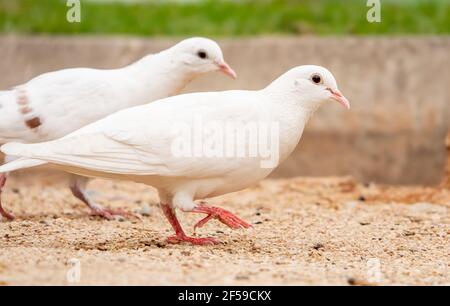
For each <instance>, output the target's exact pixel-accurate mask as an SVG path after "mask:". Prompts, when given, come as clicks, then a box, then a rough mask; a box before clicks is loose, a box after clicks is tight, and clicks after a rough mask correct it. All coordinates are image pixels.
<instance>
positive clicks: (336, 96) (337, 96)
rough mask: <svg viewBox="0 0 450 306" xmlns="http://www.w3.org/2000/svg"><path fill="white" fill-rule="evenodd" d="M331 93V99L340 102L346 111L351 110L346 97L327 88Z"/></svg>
mask: <svg viewBox="0 0 450 306" xmlns="http://www.w3.org/2000/svg"><path fill="white" fill-rule="evenodd" d="M327 89H328V91H329V92H331V95H332V96H331V98H332V99H334V100H336V101H338V102H339V103H340V104H341V105H342V106H344V107H345V108H346V109H350V102H349V101H348V100H347V98H346V97H344V95H343V94H342V93H341V92H340V91H339V90H337V89H331V88H327Z"/></svg>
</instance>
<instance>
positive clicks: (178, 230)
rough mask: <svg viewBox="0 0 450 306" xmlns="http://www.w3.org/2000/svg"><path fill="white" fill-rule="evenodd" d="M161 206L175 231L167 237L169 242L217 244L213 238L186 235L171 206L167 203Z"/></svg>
mask: <svg viewBox="0 0 450 306" xmlns="http://www.w3.org/2000/svg"><path fill="white" fill-rule="evenodd" d="M161 208H162V210H163V212H164V215H165V216H166V218H167V220H168V221H169V222H170V225H172V228H173V229H174V231H175V235H174V236H170V237H169V238H167V241H168V242H169V243H174V244H176V243H182V242H188V243H191V244H194V245H213V244H218V243H219V241H217V240H216V239H214V238H194V237H188V236H187V235H186V234H185V233H184V231H183V228H182V227H181V224H180V222H179V221H178V219H177V216H176V214H175V211H174V210H173V208H172V207H171V206H170V205H168V204H162V203H161Z"/></svg>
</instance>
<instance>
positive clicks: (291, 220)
mask: <svg viewBox="0 0 450 306" xmlns="http://www.w3.org/2000/svg"><path fill="white" fill-rule="evenodd" d="M9 186H10V187H9V188H8V190H7V191H5V193H4V199H5V202H7V204H6V206H7V207H8V209H9V210H10V211H13V212H14V213H15V214H16V216H17V220H15V221H13V222H9V223H0V249H1V252H0V284H3V285H24V284H63V285H64V284H126V285H129V284H149V285H174V284H178V285H234V284H239V285H247V284H258V285H259V284H276V285H287V284H289V285H294V284H301V285H304V284H308V285H309V284H340V285H346V284H362V285H367V284H369V285H370V284H374V285H376V284H382V285H385V284H450V240H449V234H450V210H449V208H450V191H449V190H447V189H433V188H421V187H416V188H407V187H383V186H378V185H360V184H357V183H355V182H354V181H353V179H351V178H348V177H343V178H296V179H289V180H267V181H263V182H261V183H260V184H259V185H258V186H256V187H254V188H251V189H248V190H245V191H242V192H239V193H235V194H231V195H227V196H224V197H221V198H216V199H212V200H211V201H210V203H211V204H214V205H218V206H221V207H223V208H226V209H229V210H231V211H233V212H236V213H237V214H238V215H240V216H241V217H243V218H244V219H246V220H247V221H249V222H251V223H252V224H253V225H254V228H253V229H251V230H238V231H232V230H229V229H227V228H225V227H224V226H223V225H222V224H220V223H219V222H217V221H212V222H210V223H209V224H208V225H207V226H205V227H204V228H202V229H201V230H199V231H198V232H197V235H199V236H213V237H216V238H218V239H220V240H222V241H223V244H221V245H217V246H209V247H193V246H190V245H168V244H166V242H165V237H166V236H167V235H169V234H171V230H170V228H169V225H168V223H167V222H166V221H165V219H164V218H163V216H162V214H161V212H160V211H159V208H158V207H157V205H156V204H157V196H156V193H155V192H154V191H153V190H152V189H149V188H148V187H145V186H141V185H136V184H131V183H122V182H105V181H94V182H93V183H92V184H91V185H90V187H91V189H92V190H95V191H96V193H95V197H96V198H97V199H98V200H99V201H100V202H102V203H104V204H105V205H108V206H110V207H123V208H126V209H128V210H130V211H137V212H141V213H144V215H145V216H143V220H142V221H138V220H116V221H104V220H101V219H98V218H96V217H91V216H88V210H87V209H86V208H85V207H84V206H83V205H82V204H80V203H79V202H77V200H75V199H73V198H72V197H71V196H70V194H69V191H68V190H66V189H65V188H61V186H47V187H45V188H43V187H42V186H37V185H36V186H28V184H27V182H26V180H23V179H22V180H20V181H18V180H17V179H15V180H14V179H13V180H10V182H9ZM180 217H181V220H182V223H183V224H184V227H185V229H186V231H187V232H189V233H192V226H193V224H194V222H195V221H196V220H198V218H199V216H198V215H192V214H185V213H184V214H183V213H182V214H180ZM67 275H69V278H68V277H67ZM78 280H79V282H78ZM73 281H75V282H73Z"/></svg>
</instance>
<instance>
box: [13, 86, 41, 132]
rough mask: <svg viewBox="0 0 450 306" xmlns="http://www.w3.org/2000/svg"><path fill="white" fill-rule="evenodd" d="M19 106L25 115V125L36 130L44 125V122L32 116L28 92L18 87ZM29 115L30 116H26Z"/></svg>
mask: <svg viewBox="0 0 450 306" xmlns="http://www.w3.org/2000/svg"><path fill="white" fill-rule="evenodd" d="M16 91H17V105H18V106H19V111H20V112H21V113H22V114H23V115H24V117H25V118H24V122H25V125H26V126H27V127H28V128H30V129H32V130H34V129H37V128H38V127H40V126H41V125H42V120H41V118H39V117H38V116H36V115H33V114H31V113H32V112H33V108H31V106H30V100H29V98H28V95H27V91H26V90H25V88H24V87H17V88H16ZM25 115H28V116H25Z"/></svg>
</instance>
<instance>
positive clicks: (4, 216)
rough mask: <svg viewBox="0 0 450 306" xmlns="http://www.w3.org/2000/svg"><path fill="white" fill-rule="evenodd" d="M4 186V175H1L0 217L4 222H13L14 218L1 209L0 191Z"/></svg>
mask: <svg viewBox="0 0 450 306" xmlns="http://www.w3.org/2000/svg"><path fill="white" fill-rule="evenodd" d="M5 184H6V174H4V173H2V174H1V175H0V215H1V216H2V217H3V218H5V219H6V220H9V221H12V220H14V216H13V215H11V214H10V213H8V212H7V211H5V210H4V209H3V207H2V199H1V196H2V190H3V187H5ZM0 219H1V218H0Z"/></svg>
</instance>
